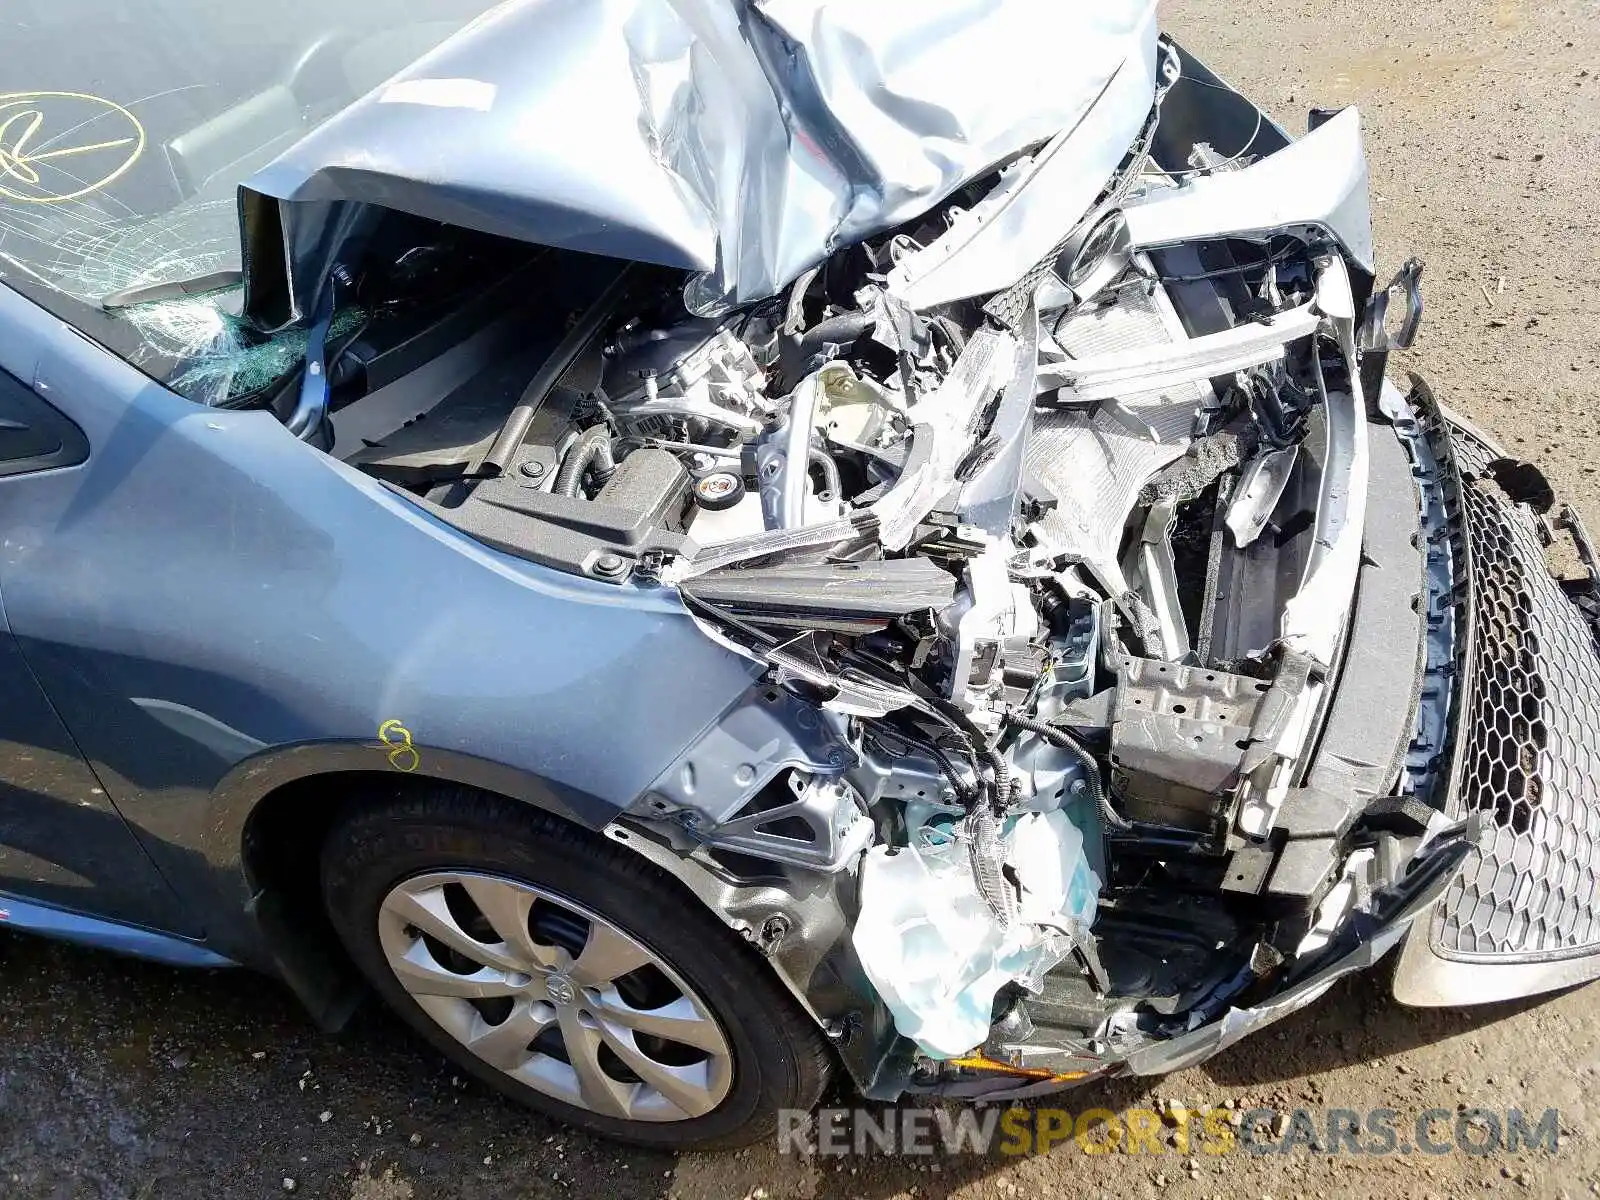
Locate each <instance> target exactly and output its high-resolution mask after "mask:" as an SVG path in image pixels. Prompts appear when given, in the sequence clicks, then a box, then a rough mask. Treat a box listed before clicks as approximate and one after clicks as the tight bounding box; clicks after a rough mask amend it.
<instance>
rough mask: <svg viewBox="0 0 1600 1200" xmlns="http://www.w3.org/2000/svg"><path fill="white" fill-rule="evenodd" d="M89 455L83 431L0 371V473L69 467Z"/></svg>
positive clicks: (19, 473) (14, 473)
mask: <svg viewBox="0 0 1600 1200" xmlns="http://www.w3.org/2000/svg"><path fill="white" fill-rule="evenodd" d="M88 457H89V441H88V439H87V438H85V437H84V436H83V430H81V429H79V428H78V427H77V426H76V425H74V424H73V423H72V422H71V421H70V420H68V419H67V418H66V417H65V416H63V415H62V414H61V413H59V412H57V411H56V410H55V409H54V408H52V407H51V406H50V405H48V404H46V403H45V402H44V401H43V400H41V399H39V397H38V396H37V395H35V394H34V392H33V390H32V389H31V388H29V387H27V386H26V385H24V384H23V383H22V382H21V381H20V380H18V379H17V378H16V377H15V376H14V375H8V374H6V373H5V372H4V371H0V476H6V475H21V474H23V473H25V472H28V471H45V470H49V469H50V468H51V467H70V466H74V465H75V464H77V463H81V462H82V461H83V460H84V459H86V458H88Z"/></svg>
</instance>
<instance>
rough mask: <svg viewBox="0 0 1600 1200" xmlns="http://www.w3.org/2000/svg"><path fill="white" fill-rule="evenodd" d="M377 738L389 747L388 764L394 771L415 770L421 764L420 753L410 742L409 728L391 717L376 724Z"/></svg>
mask: <svg viewBox="0 0 1600 1200" xmlns="http://www.w3.org/2000/svg"><path fill="white" fill-rule="evenodd" d="M378 740H379V741H380V742H382V743H383V744H384V745H385V746H387V747H389V755H388V757H389V765H390V766H391V767H393V768H394V769H395V770H396V771H415V770H416V769H417V768H418V767H420V766H421V765H422V755H421V754H420V753H419V752H418V751H417V748H416V747H415V746H413V745H412V744H411V730H409V729H407V728H406V727H405V726H404V725H403V724H401V723H400V722H399V721H397V720H395V719H394V718H393V717H390V718H389V719H388V720H387V721H385V722H384V723H383V724H382V725H379V726H378Z"/></svg>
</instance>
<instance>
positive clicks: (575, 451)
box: [552, 425, 617, 496]
mask: <svg viewBox="0 0 1600 1200" xmlns="http://www.w3.org/2000/svg"><path fill="white" fill-rule="evenodd" d="M616 469H617V459H616V455H614V454H612V453H611V431H610V430H609V429H607V428H606V427H605V426H604V425H591V426H590V427H589V428H588V429H585V430H584V431H583V432H582V433H580V434H579V435H578V440H577V441H575V442H573V443H572V445H571V447H570V448H569V449H568V450H567V453H566V455H565V456H563V458H562V459H561V469H560V470H559V471H557V472H556V482H555V486H554V487H553V488H552V490H553V491H554V492H555V494H556V495H558V496H576V495H578V494H579V489H580V488H581V487H582V486H583V477H584V476H585V475H587V474H588V473H589V471H590V470H593V471H594V473H595V478H596V479H598V480H599V482H600V483H601V484H602V485H604V484H605V481H606V480H607V479H610V478H611V473H612V472H613V471H615V470H616Z"/></svg>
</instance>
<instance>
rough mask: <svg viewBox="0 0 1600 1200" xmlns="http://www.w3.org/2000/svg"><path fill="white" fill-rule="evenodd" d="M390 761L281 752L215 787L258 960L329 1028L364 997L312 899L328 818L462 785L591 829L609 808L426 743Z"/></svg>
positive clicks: (370, 747) (349, 753)
mask: <svg viewBox="0 0 1600 1200" xmlns="http://www.w3.org/2000/svg"><path fill="white" fill-rule="evenodd" d="M403 745H404V746H405V747H406V748H407V749H408V750H409V751H413V752H414V753H406V754H403V755H399V756H396V757H395V758H391V757H390V755H391V753H392V747H391V746H389V745H385V744H381V743H376V742H322V743H308V744H302V745H297V746H292V747H286V748H278V749H275V750H272V751H268V752H265V753H263V754H260V755H255V756H252V757H251V758H249V759H247V760H245V761H244V762H241V763H239V764H238V765H236V766H235V767H234V768H233V770H231V771H230V772H229V773H228V774H227V776H225V777H224V778H223V780H222V781H221V782H220V783H219V784H218V786H217V787H216V789H214V793H213V794H214V797H215V799H216V807H215V809H214V812H215V813H216V817H217V819H216V820H214V821H213V822H212V829H211V838H212V839H215V840H216V841H217V842H218V843H219V844H217V845H215V846H214V847H213V848H212V849H213V856H214V858H215V859H216V860H218V861H226V860H228V859H232V860H234V861H236V862H237V863H238V878H239V880H240V883H241V887H242V892H243V895H242V901H243V912H244V916H245V921H246V924H247V926H249V927H250V928H249V935H248V936H249V938H250V940H251V941H253V942H254V943H255V946H254V947H253V949H254V950H255V951H256V952H255V953H254V954H253V955H248V956H247V957H248V958H250V959H253V960H254V961H255V962H256V964H257V965H259V966H262V967H264V968H266V969H267V970H270V971H271V972H273V973H274V974H276V975H278V976H279V977H280V978H282V979H283V980H284V981H285V982H286V983H287V984H288V986H289V987H290V989H291V990H292V991H294V993H295V994H296V995H297V996H298V997H299V999H300V1000H301V1001H302V1002H303V1003H304V1005H305V1006H306V1008H307V1010H308V1012H309V1013H310V1014H311V1016H312V1017H313V1018H314V1019H315V1020H316V1021H317V1022H318V1024H320V1025H322V1026H323V1027H324V1028H328V1029H337V1028H339V1027H340V1026H341V1025H343V1024H344V1022H345V1021H346V1020H347V1019H348V1018H349V1016H350V1014H351V1012H353V1011H354V1009H355V1006H356V1004H357V1003H358V1002H359V1000H360V998H361V996H362V995H363V994H364V991H365V988H364V985H363V984H362V983H361V982H360V979H359V977H358V976H357V974H356V972H355V970H354V968H353V966H352V965H351V964H350V962H349V959H348V956H347V955H346V953H345V951H344V948H343V947H342V946H341V945H340V944H339V940H338V938H337V936H336V935H335V934H334V931H333V928H332V926H331V925H330V924H329V922H328V919H327V915H326V913H325V912H324V910H323V906H322V899H321V888H320V879H319V874H318V862H319V858H320V854H321V847H322V844H323V842H324V841H325V839H326V838H327V836H328V833H329V832H330V830H331V829H332V828H333V826H334V823H335V822H336V821H338V820H339V819H340V818H341V817H342V816H344V815H345V814H346V813H348V812H349V811H350V810H351V808H352V807H354V806H356V805H374V804H377V805H381V804H384V803H386V802H396V801H399V800H401V799H403V798H405V797H407V796H411V795H414V794H416V792H417V791H419V790H428V789H434V788H439V787H450V786H456V787H468V788H472V789H473V790H475V791H479V792H483V793H486V794H490V795H496V796H500V797H502V798H504V799H507V800H510V801H513V802H516V803H520V804H526V805H528V806H529V807H530V808H533V809H537V810H539V811H541V812H544V813H546V814H548V815H549V816H551V817H554V818H556V819H557V820H560V821H563V822H565V823H567V824H570V825H573V826H575V827H577V828H581V829H586V830H589V831H591V832H593V831H596V830H598V829H600V828H601V827H603V826H604V825H605V823H606V822H607V821H608V820H610V819H611V817H612V816H614V815H615V813H616V811H617V810H616V808H615V806H613V805H611V804H608V803H606V802H605V801H603V800H601V799H599V798H598V797H595V796H591V795H589V794H587V793H584V792H581V791H578V790H577V789H574V788H570V787H566V786H564V785H561V784H558V783H555V782H553V781H550V780H547V779H543V778H540V777H537V776H534V775H530V774H529V773H527V772H525V771H521V770H518V769H516V768H512V767H508V766H505V765H504V764H501V763H496V762H492V761H490V760H487V759H482V758H478V757H475V756H473V755H467V754H462V753H460V752H457V751H450V750H445V749H441V748H438V747H432V746H427V745H413V744H412V743H410V742H409V741H408V742H405V743H403Z"/></svg>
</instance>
